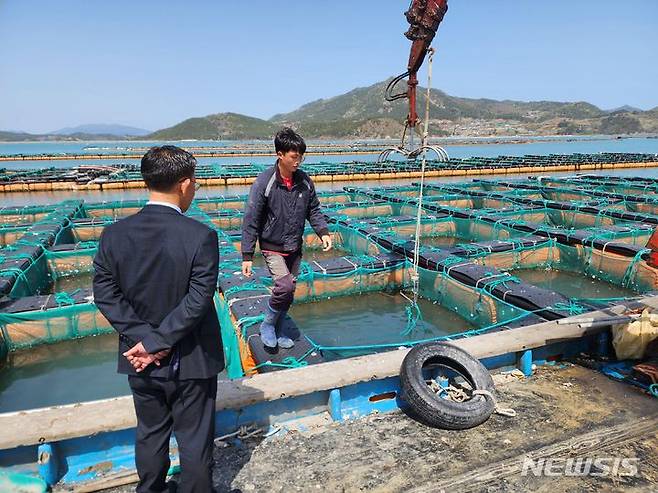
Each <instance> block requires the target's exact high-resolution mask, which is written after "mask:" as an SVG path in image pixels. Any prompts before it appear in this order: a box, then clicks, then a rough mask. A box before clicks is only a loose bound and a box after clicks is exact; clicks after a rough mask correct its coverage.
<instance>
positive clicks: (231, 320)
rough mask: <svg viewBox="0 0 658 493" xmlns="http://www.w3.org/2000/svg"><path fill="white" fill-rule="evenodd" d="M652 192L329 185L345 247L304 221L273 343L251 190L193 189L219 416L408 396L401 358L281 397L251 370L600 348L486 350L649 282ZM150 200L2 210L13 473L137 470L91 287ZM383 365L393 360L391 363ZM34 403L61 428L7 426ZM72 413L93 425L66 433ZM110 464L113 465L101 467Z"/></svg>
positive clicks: (589, 186)
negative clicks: (285, 345)
mask: <svg viewBox="0 0 658 493" xmlns="http://www.w3.org/2000/svg"><path fill="white" fill-rule="evenodd" d="M656 189H658V180H653V179H649V178H646V179H641V178H622V177H610V176H594V175H577V176H570V177H563V178H552V177H541V178H532V179H522V180H511V179H500V180H478V179H474V180H472V181H469V182H463V183H457V182H455V183H449V184H446V183H445V182H444V183H441V182H438V181H436V182H433V181H432V180H431V179H430V180H428V181H426V182H425V184H424V186H423V188H422V194H421V187H420V185H419V184H418V183H411V184H409V185H404V186H387V187H375V188H372V187H360V186H354V185H351V186H347V187H344V188H342V189H341V190H339V191H332V192H319V193H318V195H319V199H320V202H321V203H322V206H323V211H324V213H325V215H326V217H327V220H328V224H329V227H330V234H331V235H332V237H333V240H334V248H333V249H332V250H331V251H329V252H324V251H322V245H321V242H320V241H319V239H318V238H317V236H316V235H315V233H314V232H313V231H312V230H311V229H310V228H309V229H307V230H306V231H305V244H304V250H303V262H302V265H301V271H300V274H299V276H298V280H297V290H296V299H295V303H294V305H293V306H292V308H291V310H290V312H289V314H288V316H287V317H286V319H285V320H284V330H285V331H286V332H287V334H288V335H290V336H291V337H292V338H293V339H294V340H295V346H294V347H293V348H291V349H281V348H279V349H278V350H276V351H274V352H272V351H265V349H264V347H263V345H262V343H261V342H260V338H259V324H260V322H261V320H262V319H263V313H264V311H265V306H266V305H265V304H266V303H267V301H268V298H269V295H270V289H271V280H270V278H269V276H268V275H267V270H266V268H265V266H264V265H263V263H262V261H260V255H256V258H255V262H254V275H253V277H251V278H244V277H243V276H242V275H241V255H240V252H239V245H240V239H241V238H240V237H241V223H242V216H243V210H244V205H245V201H246V196H245V195H222V196H207V197H199V198H198V199H197V200H195V201H194V203H193V204H192V207H191V208H190V210H189V211H188V212H187V215H189V216H190V217H192V218H194V219H196V220H198V221H201V222H203V223H204V224H206V225H208V226H209V227H211V228H213V229H215V230H216V231H217V234H218V238H219V250H220V252H219V253H220V264H219V278H218V286H217V293H216V295H215V298H214V304H215V309H216V310H217V313H218V315H219V319H220V322H221V332H222V339H223V344H224V352H225V357H226V367H227V368H226V370H225V372H224V373H223V374H222V375H220V385H222V384H224V385H225V386H224V387H222V388H223V389H224V390H222V391H221V392H224V394H222V395H224V396H226V395H229V397H226V398H227V399H228V401H230V402H232V404H230V406H234V407H228V408H226V409H221V408H218V414H217V426H218V433H220V432H221V433H230V432H233V431H234V430H235V426H241V425H245V424H246V423H250V422H252V421H253V422H255V421H258V419H259V417H262V416H263V415H267V416H269V415H270V414H271V415H277V416H278V415H281V416H284V415H288V414H294V415H296V416H300V415H304V413H312V412H314V411H313V410H314V409H315V410H316V409H318V408H322V406H328V409H329V412H330V414H331V417H332V418H334V419H336V420H341V419H348V418H353V417H356V416H359V415H362V414H366V413H368V412H372V411H373V410H376V411H382V412H383V411H388V410H392V409H397V408H398V407H399V406H400V405H401V404H400V403H399V402H398V400H397V397H396V396H397V395H398V394H397V392H398V391H399V388H398V387H397V385H398V384H397V383H396V380H395V381H394V378H393V377H392V375H393V373H391V371H390V368H389V369H388V370H386V371H384V373H383V374H382V373H379V372H381V371H382V370H381V368H380V369H378V370H377V372H376V373H373V374H372V375H376V378H375V377H374V376H372V375H371V376H370V377H368V378H362V379H361V381H359V380H358V378H355V379H352V380H350V378H346V381H348V382H351V383H348V384H341V385H342V386H340V387H335V386H333V385H335V384H334V383H330V384H326V386H324V387H322V385H321V384H318V386H317V388H315V387H314V388H313V389H309V390H308V392H307V393H306V394H304V393H303V391H302V390H303V389H302V390H298V389H291V388H287V387H286V390H281V389H280V387H277V386H276V385H279V384H280V383H279V384H276V385H275V387H273V388H272V390H267V389H269V387H268V385H272V383H271V382H270V381H269V380H267V381H264V383H262V384H257V385H263V387H259V388H258V389H256V390H253V389H251V390H250V387H249V383H245V382H249V381H254V380H255V379H245V380H235V379H238V378H240V377H243V376H252V375H257V377H256V379H258V378H263V379H268V378H273V377H276V376H277V375H280V373H279V372H280V371H281V370H284V369H295V370H294V371H300V370H301V371H306V372H308V373H307V374H305V375H306V377H305V378H308V379H309V381H316V377H319V376H320V375H324V374H323V373H322V371H321V369H322V368H323V367H325V366H327V365H334V364H339V365H340V364H343V363H345V364H346V365H347V364H349V362H352V361H355V362H356V361H357V360H356V359H353V358H354V357H357V356H364V355H366V356H365V358H368V356H367V355H377V356H376V357H378V358H379V357H381V358H385V357H387V356H388V357H393V358H395V353H399V351H396V350H397V349H399V348H408V347H411V346H414V345H416V344H419V343H422V342H429V341H452V342H454V343H455V344H463V345H466V347H468V343H469V341H470V342H471V343H473V344H475V343H477V345H475V346H472V347H471V348H470V350H471V351H474V350H475V349H477V351H481V352H480V353H478V352H477V351H475V353H474V354H476V356H478V357H480V358H482V359H483V361H484V362H485V364H486V365H487V366H490V367H500V366H507V365H518V366H519V367H521V368H522V369H523V370H524V371H526V372H528V371H530V370H529V368H530V366H531V364H532V362H533V361H543V360H547V359H557V358H561V357H567V356H569V355H570V354H576V353H578V352H580V351H582V350H584V349H586V348H589V347H595V346H597V345H598V346H597V347H601V341H600V340H599V339H594V336H586V337H581V338H580V339H578V342H574V340H575V339H574V340H572V341H571V342H568V341H565V340H562V339H560V338H559V337H557V338H555V340H554V337H553V335H552V333H551V334H550V337H548V335H544V336H542V337H544V338H545V339H544V341H545V342H543V343H542V344H540V345H539V344H538V345H535V346H533V347H535V349H534V350H532V351H527V350H526V347H525V346H523V347H521V346H519V347H518V348H516V349H512V346H510V345H509V344H507V343H506V345H505V347H504V348H502V349H501V348H499V349H498V350H497V352H487V351H488V350H487V349H486V348H485V347H480V346H479V344H480V342H479V341H481V340H483V339H482V338H486V340H487V341H501V340H506V337H508V336H510V335H511V334H514V331H517V333H518V332H519V331H523V330H526V329H534V328H535V327H541V325H537V324H542V323H551V321H553V323H555V322H554V321H556V320H561V319H563V318H566V317H574V316H580V315H581V314H585V313H589V312H594V311H596V310H601V309H608V308H609V307H611V306H613V305H617V304H619V303H624V302H629V300H634V299H638V298H640V297H641V296H644V295H649V294H651V293H652V292H654V291H655V290H656V288H657V286H658V269H655V268H653V267H651V266H650V265H649V264H648V263H647V261H646V260H647V258H648V253H649V251H648V250H647V249H646V248H645V245H646V243H647V241H648V239H649V237H650V236H651V234H652V233H653V231H654V228H655V227H656V225H658V214H657V213H656V209H655V207H656V206H658V200H657V199H655V197H656V193H655V192H656ZM145 203H146V201H145V200H123V201H113V202H99V203H86V202H84V201H80V200H67V201H63V202H60V203H58V204H55V205H51V206H40V207H35V206H29V207H17V208H3V209H2V210H0V224H1V226H0V333H1V336H2V340H1V341H0V352H1V354H0V356H1V357H2V359H3V361H4V365H3V367H2V368H0V388H2V389H3V391H2V393H0V413H2V414H0V421H1V422H2V427H5V428H6V432H5V433H4V434H3V432H2V427H0V442H1V443H2V444H3V446H2V448H3V450H0V467H3V468H7V471H15V472H20V473H21V474H24V473H27V474H30V475H32V476H35V475H37V470H38V474H39V475H40V476H41V477H42V478H44V479H45V480H46V482H48V483H49V484H51V485H52V484H55V483H57V482H59V483H61V484H64V485H76V484H84V485H89V484H97V485H102V484H104V483H103V482H104V481H105V480H107V478H108V477H109V478H114V479H116V478H117V477H123V476H121V474H124V472H122V471H124V470H128V471H132V468H133V467H134V463H133V462H131V461H132V460H133V458H132V455H131V453H132V452H130V451H131V450H132V448H131V444H132V440H133V439H134V437H133V435H132V434H131V430H130V428H131V427H132V426H134V421H132V419H133V418H131V417H130V416H131V414H130V413H131V412H132V411H131V410H132V403H131V402H130V399H129V397H121V396H127V395H128V394H129V388H128V386H127V384H126V382H125V378H124V377H122V376H121V375H117V374H116V373H115V365H116V335H115V334H114V331H113V329H112V328H111V326H110V325H109V323H108V322H107V320H105V318H104V317H103V316H102V315H101V314H100V312H98V310H97V309H96V307H95V305H94V303H93V296H92V291H91V282H92V276H93V258H94V255H95V253H96V250H97V245H98V241H99V238H100V236H101V234H102V232H103V229H104V228H105V226H107V225H109V224H112V223H113V222H115V221H117V220H120V219H121V218H123V217H126V216H128V215H130V214H134V213H135V212H137V211H139V210H140V209H141V208H142V207H143V206H144V205H145ZM419 206H420V216H418V211H419ZM416 240H418V244H416ZM552 330H555V327H554V328H553V329H552ZM497 344H500V343H497ZM373 357H374V356H373ZM387 361H388V360H387ZM391 361H392V360H391ZM324 362H327V365H319V366H314V365H318V364H319V363H324ZM387 364H389V366H395V365H397V367H398V368H399V362H397V361H396V362H395V363H394V364H391V363H390V362H389V363H387ZM386 368H388V367H386ZM342 371H344V372H346V374H351V373H350V372H353V369H352V368H350V369H348V368H347V366H346V367H345V368H344V369H343V370H342ZM369 371H370V370H369ZM318 372H319V373H318ZM373 372H374V370H373ZM387 372H388V373H387ZM357 373H358V372H357ZM322 378H325V379H328V378H329V377H327V376H324V377H322ZM341 378H342V377H341ZM373 379H374V380H373ZM334 380H335V378H333V380H332V382H333V381H334ZM282 381H283V380H282ZM233 382H239V383H236V384H235V387H232V386H231V385H232V383H233ZM267 382H270V383H269V384H268V383H267ZM272 382H273V380H272ZM295 385H297V386H298V384H295ZM302 387H303V385H302ZM332 389H333V390H332ZM295 392H299V393H298V394H295ZM269 394H272V395H269ZM275 394H276V395H275ZM230 396H232V397H230ZM282 396H284V397H285V398H284V399H282V400H281V397H282ZM391 396H393V397H391ZM98 399H100V400H98ZM103 399H108V400H103ZM231 399H233V400H232V401H231ZM266 401H267V402H266ZM79 402H82V403H81V404H76V403H79ZM327 403H328V404H327ZM69 405H70V407H69ZM50 406H62V407H50ZM227 406H229V404H227ZM235 406H237V408H239V410H236V409H237V408H236V407H235ZM268 406H269V407H268ZM265 408H267V409H268V411H267V413H270V414H267V413H265V414H263V413H264V411H263V409H265ZM26 410H30V412H31V413H36V414H31V416H38V418H37V417H35V418H34V419H35V420H37V421H35V423H37V422H38V423H50V424H49V429H48V430H45V431H44V430H43V429H42V427H43V426H42V425H40V424H39V425H35V431H34V432H33V433H32V432H30V433H31V434H30V433H27V434H22V433H19V434H18V435H16V433H14V432H10V431H9V428H11V426H13V425H12V423H18V422H20V420H21V419H23V418H22V416H23V414H24V413H23V411H26ZM86 413H87V414H86ZM286 413H288V414H286ZM62 416H63V417H62ZM71 416H76V417H77V416H83V418H80V419H81V421H80V422H78V421H77V418H76V421H75V425H74V426H73V427H72V425H71V423H73V421H71V419H72V418H71ZM85 416H86V417H85ZM99 416H105V417H106V418H104V419H103V420H100V421H99V420H98V417H99ZM30 419H32V418H30ZM107 420H109V421H111V422H112V423H111V424H108V423H109V421H107ZM101 421H102V422H101ZM67 423H68V424H67ZM73 428H75V430H73ZM37 430H38V431H37ZM72 430H73V431H72ZM99 433H100V434H99ZM19 435H20V436H19ZM27 435H29V437H28V436H27ZM32 435H34V437H32ZM37 435H38V436H37ZM26 437H27V438H26ZM42 442H43V443H42ZM49 442H54V443H55V445H56V446H55V445H53V446H51V445H50V443H49ZM44 454H46V455H44ZM47 454H50V455H48V457H56V456H57V455H59V456H60V458H59V459H58V460H59V462H58V461H55V460H54V459H52V462H50V463H49V462H48V461H44V460H41V459H43V457H46V456H47ZM37 455H38V456H39V457H40V458H41V459H40V460H41V462H40V464H39V465H36V463H35V462H34V457H36V456H37ZM62 461H67V467H64V464H63V462H62ZM108 461H110V462H109V463H111V464H113V465H112V467H109V469H107V470H105V469H102V467H101V465H102V464H107V463H108ZM64 469H65V470H66V471H65V472H64V473H62V470H64ZM112 475H114V476H112ZM85 487H87V486H85Z"/></svg>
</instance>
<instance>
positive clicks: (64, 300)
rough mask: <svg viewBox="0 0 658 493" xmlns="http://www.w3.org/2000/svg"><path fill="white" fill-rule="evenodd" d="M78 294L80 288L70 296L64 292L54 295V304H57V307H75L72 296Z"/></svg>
mask: <svg viewBox="0 0 658 493" xmlns="http://www.w3.org/2000/svg"><path fill="white" fill-rule="evenodd" d="M78 292H80V288H78V289H76V290H75V291H73V292H71V293H70V294H69V293H67V292H66V291H60V292H59V293H55V303H57V306H62V305H75V299H74V298H73V295H75V294H77V293H78Z"/></svg>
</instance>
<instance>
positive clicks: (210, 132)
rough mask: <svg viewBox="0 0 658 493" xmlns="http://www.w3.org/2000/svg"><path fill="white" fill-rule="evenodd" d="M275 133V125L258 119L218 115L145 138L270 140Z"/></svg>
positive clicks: (188, 120) (189, 121) (191, 121)
mask: <svg viewBox="0 0 658 493" xmlns="http://www.w3.org/2000/svg"><path fill="white" fill-rule="evenodd" d="M276 131H277V126H276V125H274V124H273V123H270V122H268V121H266V120H261V119H260V118H253V117H251V116H245V115H239V114H237V113H218V114H216V115H208V116H204V117H200V118H189V119H187V120H185V121H183V122H181V123H179V124H178V125H174V126H173V127H169V128H165V129H163V130H158V131H157V132H153V133H152V134H149V135H147V136H146V137H145V138H146V139H154V140H181V139H199V140H201V139H210V140H239V139H270V138H272V137H273V136H274V134H275V133H276Z"/></svg>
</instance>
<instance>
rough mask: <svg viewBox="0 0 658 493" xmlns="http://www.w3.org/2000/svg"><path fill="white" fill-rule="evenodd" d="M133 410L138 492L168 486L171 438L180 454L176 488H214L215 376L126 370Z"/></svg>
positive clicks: (201, 492)
mask: <svg viewBox="0 0 658 493" xmlns="http://www.w3.org/2000/svg"><path fill="white" fill-rule="evenodd" d="M128 383H129V385H130V389H131V390H132V394H133V401H134V404H135V413H136V414H137V437H136V440H135V464H136V466H137V474H138V476H139V484H138V486H137V490H136V491H137V493H156V492H157V493H160V492H164V491H167V486H166V482H165V480H166V476H167V471H168V469H169V466H170V460H169V439H170V437H171V433H172V431H173V433H174V436H175V437H176V441H177V443H178V454H179V457H180V468H181V473H180V479H179V482H178V490H177V491H178V492H180V493H188V492H189V493H209V492H211V491H213V490H212V464H213V460H212V451H213V438H214V435H215V398H216V397H217V377H212V378H207V379H192V380H168V379H164V378H154V377H141V376H134V375H129V376H128Z"/></svg>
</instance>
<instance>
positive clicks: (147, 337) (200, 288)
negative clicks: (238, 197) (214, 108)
mask: <svg viewBox="0 0 658 493" xmlns="http://www.w3.org/2000/svg"><path fill="white" fill-rule="evenodd" d="M195 167H196V160H195V159H194V157H193V156H192V155H191V154H190V153H188V152H186V151H184V150H182V149H179V148H177V147H174V146H162V147H154V148H152V149H150V150H149V151H148V152H147V153H146V155H145V156H144V157H143V158H142V163H141V172H142V176H143V178H144V182H145V183H146V186H147V188H148V189H149V199H150V200H149V202H148V203H147V205H146V206H145V207H144V208H143V209H142V210H141V211H140V212H138V213H137V214H134V215H132V216H129V217H127V218H125V219H122V220H120V221H118V222H116V223H114V224H112V225H110V226H108V227H106V228H105V230H104V231H103V234H102V236H101V239H100V243H99V245H98V253H97V254H96V258H95V259H94V268H95V271H96V273H95V276H94V300H95V303H96V306H97V307H98V309H99V310H100V312H101V313H102V314H103V315H104V316H105V317H106V318H107V320H108V321H109V322H110V323H111V324H112V326H113V327H114V329H115V330H116V331H117V332H118V333H119V366H118V371H119V373H124V374H127V375H128V383H129V385H130V388H131V390H132V394H133V400H134V403H135V413H136V414H137V437H136V442H135V462H136V466H137V472H138V475H139V480H140V481H139V485H138V486H137V491H138V492H139V493H146V492H149V493H152V492H161V491H166V489H167V486H166V483H165V478H166V474H167V470H168V469H169V466H170V462H169V439H170V436H171V432H172V431H173V432H174V435H175V436H176V440H177V442H178V451H179V456H180V464H181V476H180V482H179V485H178V491H179V492H199V493H208V492H210V491H212V445H213V438H214V421H215V398H216V395H217V374H218V373H219V372H220V371H221V370H222V369H223V367H224V357H223V352H222V342H221V336H220V332H219V321H218V319H217V313H216V311H215V309H214V304H213V296H214V293H215V289H216V285H217V274H218V263H219V253H218V251H219V249H218V243H217V233H216V232H215V231H214V230H212V229H210V228H208V227H207V226H205V225H203V224H202V223H200V222H198V221H195V220H194V219H191V218H188V217H186V216H184V215H183V213H184V212H185V211H186V210H187V209H188V208H189V206H190V204H191V202H192V200H193V198H194V192H195V189H196V180H195V177H194V170H195Z"/></svg>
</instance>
